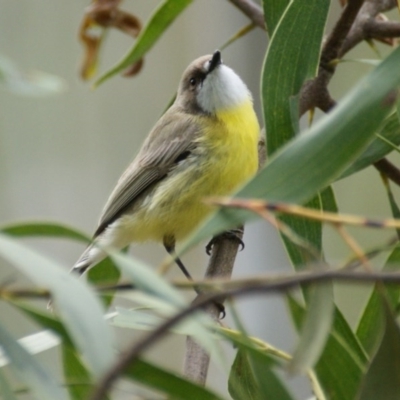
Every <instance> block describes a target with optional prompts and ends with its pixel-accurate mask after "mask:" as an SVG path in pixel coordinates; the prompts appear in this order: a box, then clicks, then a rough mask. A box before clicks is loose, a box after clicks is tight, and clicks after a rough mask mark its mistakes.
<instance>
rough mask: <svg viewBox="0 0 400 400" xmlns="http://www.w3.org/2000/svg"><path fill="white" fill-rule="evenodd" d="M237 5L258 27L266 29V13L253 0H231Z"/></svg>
mask: <svg viewBox="0 0 400 400" xmlns="http://www.w3.org/2000/svg"><path fill="white" fill-rule="evenodd" d="M229 1H230V2H231V3H232V4H233V5H235V6H236V7H237V8H238V9H239V10H240V11H242V12H243V14H245V15H247V16H248V17H249V18H250V19H251V20H252V21H253V22H254V24H256V25H257V26H258V27H260V28H262V29H266V28H265V20H264V12H263V9H262V8H261V7H260V6H259V5H258V4H256V3H254V2H253V1H252V0H229Z"/></svg>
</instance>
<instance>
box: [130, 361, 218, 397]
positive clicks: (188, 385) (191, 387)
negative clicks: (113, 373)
mask: <svg viewBox="0 0 400 400" xmlns="http://www.w3.org/2000/svg"><path fill="white" fill-rule="evenodd" d="M124 375H125V377H127V378H130V379H133V380H134V381H136V382H140V383H141V384H143V385H146V386H148V387H150V388H153V389H157V390H159V391H161V392H162V393H165V394H168V395H169V396H171V397H170V398H173V399H174V400H187V399H188V398H190V400H222V397H220V396H218V395H217V394H215V393H213V392H212V391H210V390H208V389H206V388H204V387H201V386H200V385H197V384H196V383H194V382H191V381H189V380H187V379H185V378H182V377H180V376H179V375H177V374H176V373H173V372H170V371H168V370H166V369H164V368H160V367H157V366H155V365H154V364H150V363H149V362H147V361H144V360H142V359H139V360H136V361H135V362H134V363H133V364H131V365H130V366H129V367H128V368H127V369H126V370H125V372H124Z"/></svg>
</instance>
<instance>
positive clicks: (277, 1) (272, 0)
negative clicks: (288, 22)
mask: <svg viewBox="0 0 400 400" xmlns="http://www.w3.org/2000/svg"><path fill="white" fill-rule="evenodd" d="M289 3H290V0H263V6H264V18H265V23H266V25H267V30H268V34H269V37H270V38H271V37H272V35H273V34H274V32H275V28H276V26H277V25H278V22H279V20H280V19H281V18H282V15H283V12H284V11H285V9H286V7H287V5H288V4H289Z"/></svg>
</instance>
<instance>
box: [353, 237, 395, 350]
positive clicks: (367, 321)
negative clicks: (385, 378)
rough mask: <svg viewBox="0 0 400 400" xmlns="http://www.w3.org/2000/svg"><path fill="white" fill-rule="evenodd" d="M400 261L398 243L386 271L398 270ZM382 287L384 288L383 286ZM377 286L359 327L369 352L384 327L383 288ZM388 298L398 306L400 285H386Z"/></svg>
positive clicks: (359, 336)
mask: <svg viewBox="0 0 400 400" xmlns="http://www.w3.org/2000/svg"><path fill="white" fill-rule="evenodd" d="M399 263H400V245H397V246H396V247H395V248H394V249H393V251H392V253H391V254H390V255H389V257H388V259H387V261H386V263H385V266H384V267H383V270H384V271H396V270H398V269H399V265H400V264H399ZM381 289H382V288H381ZM381 289H379V287H377V286H375V288H374V291H373V292H372V293H371V296H370V297H369V300H368V303H367V305H366V307H365V309H364V311H363V313H362V315H361V318H360V321H359V323H358V327H357V337H358V338H359V340H360V342H361V343H362V345H363V346H364V348H365V350H366V351H367V353H368V354H371V353H372V352H373V351H374V350H375V349H376V345H377V343H378V341H379V340H380V339H381V337H382V331H383V329H384V327H383V325H382V322H383V321H382V304H381V303H382V300H381V299H382V290H381ZM385 292H386V296H385V297H386V300H387V301H388V303H389V305H390V306H391V307H393V308H395V307H396V306H397V302H398V299H399V296H400V287H399V286H395V285H390V286H389V285H388V286H386V290H385Z"/></svg>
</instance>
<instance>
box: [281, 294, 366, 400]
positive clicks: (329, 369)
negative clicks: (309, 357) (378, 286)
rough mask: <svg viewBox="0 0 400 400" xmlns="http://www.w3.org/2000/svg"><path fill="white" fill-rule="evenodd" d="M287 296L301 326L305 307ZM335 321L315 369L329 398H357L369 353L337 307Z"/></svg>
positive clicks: (330, 399) (294, 315)
mask: <svg viewBox="0 0 400 400" xmlns="http://www.w3.org/2000/svg"><path fill="white" fill-rule="evenodd" d="M287 298H288V304H289V307H290V309H291V313H292V316H293V317H294V322H295V326H296V329H297V330H299V329H300V328H301V324H302V320H303V319H304V316H305V310H304V308H303V307H301V306H300V304H299V303H298V302H297V301H296V300H295V299H294V298H293V297H292V296H287ZM333 321H334V324H333V329H332V331H331V332H330V334H329V336H328V340H327V342H326V345H325V347H324V349H323V352H322V353H321V356H320V358H319V360H318V362H317V364H316V365H315V367H314V370H315V373H316V375H317V378H318V382H319V384H320V385H321V386H322V390H323V392H324V393H325V395H326V398H328V399H329V400H354V397H355V395H356V393H357V390H358V386H359V384H360V382H361V379H362V376H363V373H364V369H365V366H366V363H367V359H366V355H365V353H364V351H363V349H362V348H361V346H360V343H359V342H358V340H357V338H356V337H355V335H354V334H353V333H352V331H351V329H350V327H349V326H348V324H347V322H346V321H345V319H344V318H343V316H342V315H341V313H340V311H339V310H338V309H336V310H335V315H334V319H333Z"/></svg>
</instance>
